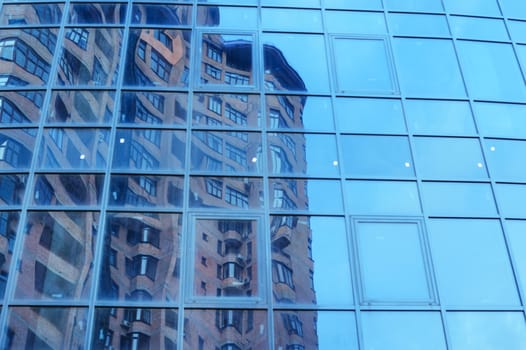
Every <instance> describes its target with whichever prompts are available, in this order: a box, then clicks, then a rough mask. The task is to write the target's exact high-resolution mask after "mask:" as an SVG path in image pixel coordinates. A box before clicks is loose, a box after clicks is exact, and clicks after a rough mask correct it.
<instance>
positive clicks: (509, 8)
mask: <svg viewBox="0 0 526 350" xmlns="http://www.w3.org/2000/svg"><path fill="white" fill-rule="evenodd" d="M499 3H500V6H501V9H502V12H503V13H504V16H506V17H511V18H523V19H526V2H525V1H522V0H500V1H499Z"/></svg>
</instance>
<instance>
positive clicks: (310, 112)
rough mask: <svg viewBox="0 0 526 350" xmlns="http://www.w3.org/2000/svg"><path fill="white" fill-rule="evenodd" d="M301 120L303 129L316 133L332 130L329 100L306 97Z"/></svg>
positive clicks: (332, 122) (332, 123)
mask: <svg viewBox="0 0 526 350" xmlns="http://www.w3.org/2000/svg"><path fill="white" fill-rule="evenodd" d="M301 120H302V121H303V127H304V128H305V129H313V130H317V131H332V130H334V121H333V118H332V104H331V99H330V98H327V97H316V96H309V97H307V98H306V100H305V104H304V105H303V114H302V115H301Z"/></svg>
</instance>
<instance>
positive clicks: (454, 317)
mask: <svg viewBox="0 0 526 350" xmlns="http://www.w3.org/2000/svg"><path fill="white" fill-rule="evenodd" d="M447 324H448V328H449V331H448V334H449V339H450V341H451V345H452V346H453V347H454V348H455V349H463V350H477V349H484V348H486V349H500V348H502V349H510V350H511V349H513V350H520V349H523V348H525V347H526V325H525V323H524V314H523V313H522V312H473V311H472V312H448V313H447Z"/></svg>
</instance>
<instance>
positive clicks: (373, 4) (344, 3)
mask: <svg viewBox="0 0 526 350" xmlns="http://www.w3.org/2000/svg"><path fill="white" fill-rule="evenodd" d="M323 2H324V3H325V7H326V8H328V9H331V8H336V9H353V10H355V9H361V10H381V9H382V1H381V0H323Z"/></svg>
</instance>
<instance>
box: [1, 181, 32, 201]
mask: <svg viewBox="0 0 526 350" xmlns="http://www.w3.org/2000/svg"><path fill="white" fill-rule="evenodd" d="M26 182H27V175H26V174H4V175H0V206H6V205H7V206H10V205H19V204H20V203H21V202H22V198H24V192H25V189H26Z"/></svg>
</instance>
